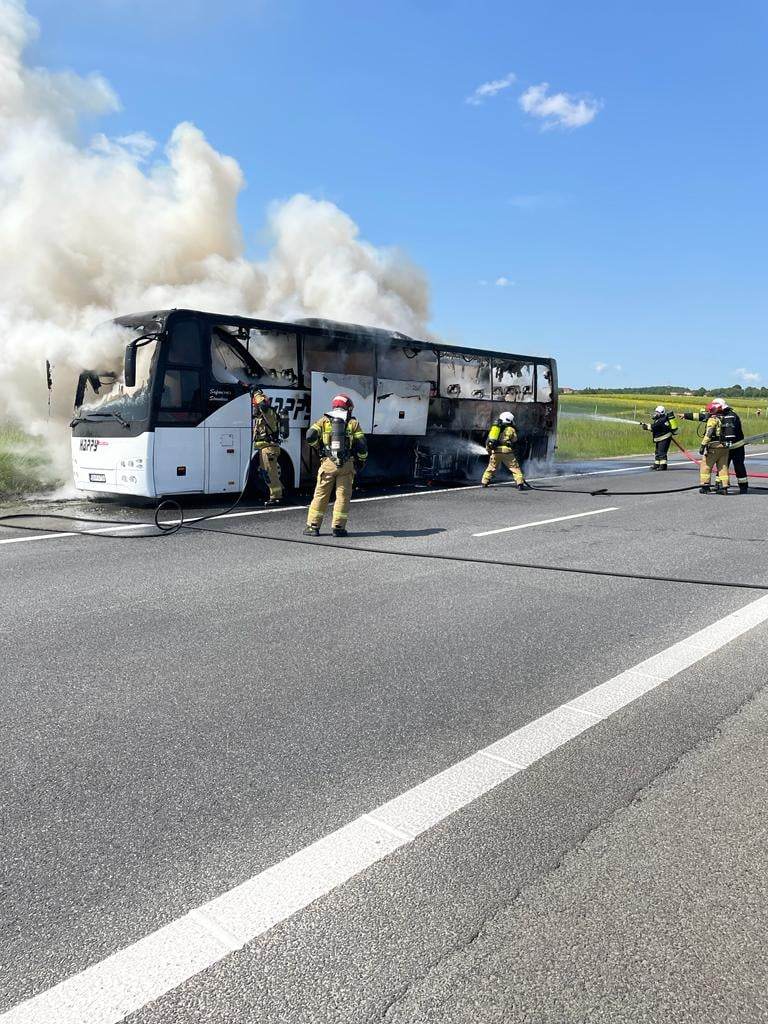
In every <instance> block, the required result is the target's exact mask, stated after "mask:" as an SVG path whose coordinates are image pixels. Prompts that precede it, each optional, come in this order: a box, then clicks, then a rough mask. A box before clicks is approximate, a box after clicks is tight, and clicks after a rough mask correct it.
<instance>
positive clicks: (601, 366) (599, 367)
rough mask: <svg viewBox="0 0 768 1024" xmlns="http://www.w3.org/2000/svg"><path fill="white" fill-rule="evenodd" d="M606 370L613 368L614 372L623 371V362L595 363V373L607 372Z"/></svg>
mask: <svg viewBox="0 0 768 1024" xmlns="http://www.w3.org/2000/svg"><path fill="white" fill-rule="evenodd" d="M606 370H613V372H614V373H621V371H622V365H621V363H614V364H613V365H611V364H610V363H595V373H605V371H606Z"/></svg>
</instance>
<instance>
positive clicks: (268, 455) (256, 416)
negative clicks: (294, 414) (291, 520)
mask: <svg viewBox="0 0 768 1024" xmlns="http://www.w3.org/2000/svg"><path fill="white" fill-rule="evenodd" d="M251 405H252V408H253V451H254V456H255V457H256V458H257V459H258V460H259V467H260V469H261V471H262V473H263V474H264V478H265V480H266V482H267V486H268V487H269V498H268V499H267V502H266V504H267V505H279V504H280V502H281V500H282V497H283V483H282V481H281V479H280V463H279V459H280V452H281V451H282V449H281V448H280V441H281V438H282V434H283V432H284V431H283V424H282V423H281V421H280V417H279V416H278V414H277V412H276V411H275V410H274V409H273V408H272V403H271V401H270V399H269V396H268V395H265V394H264V392H263V391H254V393H253V397H252V399H251Z"/></svg>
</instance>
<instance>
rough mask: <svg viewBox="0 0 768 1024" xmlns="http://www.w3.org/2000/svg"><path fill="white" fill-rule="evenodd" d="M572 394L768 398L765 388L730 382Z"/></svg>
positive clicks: (578, 389)
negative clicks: (713, 385) (723, 386)
mask: <svg viewBox="0 0 768 1024" xmlns="http://www.w3.org/2000/svg"><path fill="white" fill-rule="evenodd" d="M574 394H579V395H672V394H677V395H685V394H688V395H694V396H696V395H698V396H700V397H702V398H703V397H704V396H705V395H722V396H723V398H768V387H766V388H752V387H749V388H743V387H742V386H741V384H731V385H730V386H729V387H726V388H686V387H683V386H680V387H673V386H672V385H671V384H660V385H658V386H656V387H646V388H576V389H575V391H574Z"/></svg>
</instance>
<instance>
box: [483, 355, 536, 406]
mask: <svg viewBox="0 0 768 1024" xmlns="http://www.w3.org/2000/svg"><path fill="white" fill-rule="evenodd" d="M493 398H494V401H496V402H532V401H533V400H534V396H533V363H521V362H517V361H516V360H512V359H510V360H505V361H503V362H502V361H498V362H494V364H493Z"/></svg>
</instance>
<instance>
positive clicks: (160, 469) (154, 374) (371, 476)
mask: <svg viewBox="0 0 768 1024" xmlns="http://www.w3.org/2000/svg"><path fill="white" fill-rule="evenodd" d="M108 326H109V329H110V330H112V331H114V330H118V331H119V332H120V333H121V335H122V340H121V345H122V344H123V343H124V350H123V354H122V357H121V359H120V362H121V364H122V365H120V366H113V367H112V368H110V369H109V370H107V369H106V368H99V369H94V370H85V371H84V372H83V373H81V375H80V379H79V381H78V386H77V393H76V396H75V416H74V418H73V420H72V424H71V426H72V464H73V471H74V481H75V486H76V487H77V488H78V489H79V490H82V491H87V492H100V493H102V494H113V495H135V496H139V497H146V498H153V497H161V496H164V495H170V494H226V493H233V492H238V491H240V490H241V489H242V487H243V483H244V481H245V480H246V479H247V477H248V467H249V464H250V458H251V399H250V394H251V391H252V390H253V389H254V388H257V387H258V388H261V389H262V390H263V391H265V392H266V393H267V394H269V395H270V397H271V399H272V402H273V405H274V406H275V407H276V408H277V409H278V410H279V411H280V412H281V413H282V414H283V421H284V422H285V421H286V420H287V422H288V425H289V426H288V429H287V431H286V433H287V436H286V438H285V440H284V441H283V445H282V447H283V455H282V462H281V473H282V478H283V482H284V484H285V485H286V487H288V488H291V487H294V488H300V487H303V486H304V485H307V484H309V483H310V482H311V481H312V479H313V478H314V475H315V471H316V467H317V455H316V453H315V452H314V451H313V450H312V449H311V448H309V446H308V445H307V443H306V440H305V435H306V430H307V427H308V426H309V424H310V423H312V422H314V420H315V419H317V418H318V417H319V416H320V415H322V413H323V412H325V411H326V410H327V409H328V407H329V405H330V400H331V398H332V396H333V395H334V394H336V393H337V392H340V391H341V392H344V393H346V394H348V395H349V396H350V397H351V398H352V400H353V401H354V403H355V416H357V418H358V419H359V420H360V423H361V425H362V428H363V430H364V431H365V433H366V435H367V436H368V447H369V453H370V454H369V458H368V464H367V468H366V471H365V478H364V479H366V480H369V481H370V482H372V483H373V482H376V483H392V482H411V483H413V482H418V481H424V482H426V481H467V480H475V479H477V477H478V475H479V472H480V469H481V466H482V459H481V456H482V454H483V451H482V448H481V447H480V446H481V445H482V444H483V443H484V440H485V436H486V432H487V430H488V428H489V426H490V424H491V422H492V421H493V420H494V419H495V417H497V416H498V414H499V413H500V412H502V411H503V410H505V409H508V410H511V411H512V412H514V414H515V418H516V423H517V426H518V429H519V434H520V438H521V440H520V444H521V449H522V450H521V452H520V455H521V456H522V457H523V458H537V459H548V458H551V456H552V454H553V451H554V446H555V437H556V427H557V369H556V364H555V361H554V360H553V359H548V358H541V357H538V356H523V355H514V354H510V353H507V352H490V351H482V350H479V349H470V348H458V347H452V346H451V347H449V346H447V345H441V344H439V343H436V342H423V341H418V340H416V339H414V338H410V337H408V336H406V335H404V334H399V333H396V332H393V331H386V330H380V329H375V328H369V327H360V326H356V325H354V324H345V323H337V322H335V321H332V320H319V319H304V320H297V321H295V322H294V323H281V322H276V321H270V320H256V319H250V318H247V317H240V316H226V315H218V314H213V313H203V312H198V311H196V310H190V309H173V310H162V311H158V312H152V313H138V314H134V315H131V316H122V317H119V318H118V319H117V320H114V321H111V322H110V324H109V325H108Z"/></svg>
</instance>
